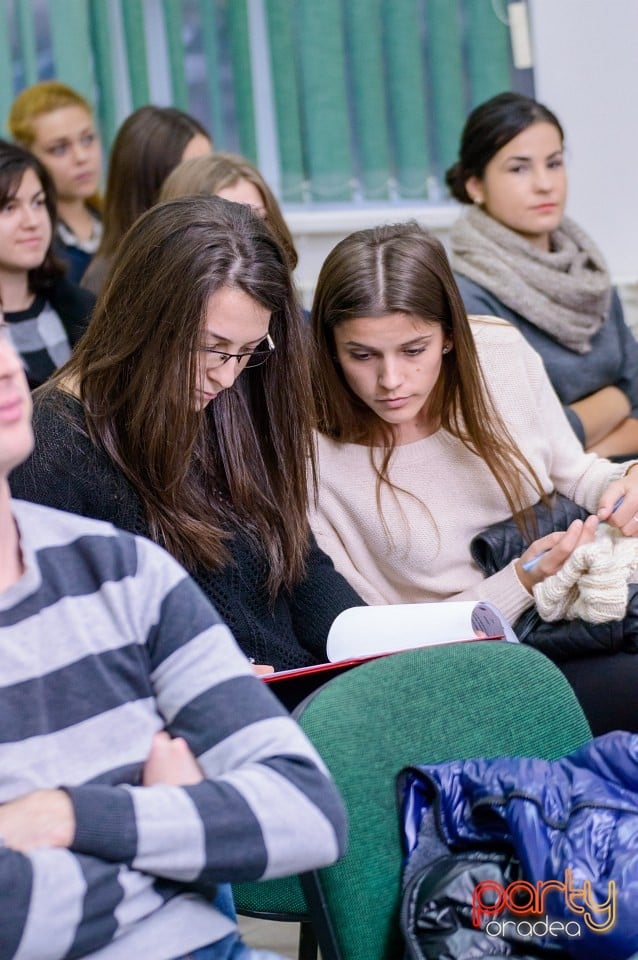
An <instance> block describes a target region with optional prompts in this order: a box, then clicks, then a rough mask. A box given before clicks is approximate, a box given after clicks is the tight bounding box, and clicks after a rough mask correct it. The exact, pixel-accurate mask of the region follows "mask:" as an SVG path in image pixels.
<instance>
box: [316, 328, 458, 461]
mask: <svg viewBox="0 0 638 960" xmlns="http://www.w3.org/2000/svg"><path fill="white" fill-rule="evenodd" d="M334 339H335V348H336V352H337V360H338V362H339V364H340V366H341V369H342V371H343V375H344V377H345V379H346V381H347V383H348V386H349V387H350V389H351V390H352V391H353V393H355V394H356V395H357V396H358V397H359V399H360V400H362V401H363V402H364V403H365V404H366V406H367V407H369V408H370V410H372V411H373V413H375V414H376V415H377V416H378V417H379V418H380V419H381V420H384V421H385V422H386V423H388V424H390V425H391V426H392V428H393V432H394V439H395V443H397V444H403V443H412V442H414V441H415V440H420V439H422V438H423V437H427V436H429V435H430V434H431V433H433V432H434V431H435V430H437V429H438V424H437V423H434V422H433V420H432V418H431V417H430V415H429V412H428V401H429V398H430V394H431V393H432V389H433V387H434V385H435V384H436V382H437V380H438V378H439V375H440V373H441V366H442V363H443V351H444V349H445V350H446V352H447V350H449V349H451V347H452V341H451V340H450V339H449V338H448V337H446V335H445V334H444V333H443V328H442V326H441V325H440V323H438V322H436V321H427V320H424V319H422V318H420V317H415V316H412V315H411V314H407V313H390V314H387V315H386V316H383V317H356V318H355V319H353V320H345V321H343V322H342V323H339V324H338V325H337V326H336V327H335V330H334Z"/></svg>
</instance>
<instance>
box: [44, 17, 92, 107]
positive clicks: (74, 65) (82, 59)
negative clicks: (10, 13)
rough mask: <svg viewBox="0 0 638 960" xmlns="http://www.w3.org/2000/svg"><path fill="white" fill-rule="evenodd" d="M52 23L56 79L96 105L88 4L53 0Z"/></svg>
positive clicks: (50, 18)
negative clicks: (94, 101)
mask: <svg viewBox="0 0 638 960" xmlns="http://www.w3.org/2000/svg"><path fill="white" fill-rule="evenodd" d="M49 21H50V24H51V46H52V47H53V62H54V65H55V76H56V77H57V78H58V79H59V80H61V81H62V82H63V83H67V84H68V85H69V86H70V87H73V89H74V90H77V91H78V93H81V94H82V95H83V96H84V97H86V99H87V100H89V101H90V102H92V101H93V91H94V80H93V70H92V65H91V44H90V30H89V7H88V0H49Z"/></svg>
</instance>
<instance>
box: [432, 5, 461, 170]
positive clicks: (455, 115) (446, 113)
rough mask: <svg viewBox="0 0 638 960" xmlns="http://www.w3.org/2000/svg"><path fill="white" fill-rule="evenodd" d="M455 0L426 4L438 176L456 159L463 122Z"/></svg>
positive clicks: (458, 16) (457, 11)
mask: <svg viewBox="0 0 638 960" xmlns="http://www.w3.org/2000/svg"><path fill="white" fill-rule="evenodd" d="M462 27H463V23H462V17H461V10H460V7H459V2H458V0H428V5H427V36H428V45H427V53H428V62H429V67H430V83H431V85H432V98H431V106H432V136H433V141H434V153H435V155H436V160H437V170H438V173H439V175H440V176H442V175H443V174H444V172H445V170H446V169H447V168H448V167H449V166H450V165H451V164H452V163H453V162H454V160H455V159H456V155H457V151H458V144H459V136H460V133H461V130H462V128H463V124H464V122H465V115H466V104H465V93H464V89H463V74H464V71H463V56H462V47H463V33H462Z"/></svg>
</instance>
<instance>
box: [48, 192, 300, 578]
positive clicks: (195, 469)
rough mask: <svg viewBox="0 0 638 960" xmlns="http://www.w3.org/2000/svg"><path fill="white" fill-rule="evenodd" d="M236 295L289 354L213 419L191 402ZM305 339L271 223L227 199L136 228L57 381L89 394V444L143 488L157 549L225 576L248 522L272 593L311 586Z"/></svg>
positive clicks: (274, 360)
mask: <svg viewBox="0 0 638 960" xmlns="http://www.w3.org/2000/svg"><path fill="white" fill-rule="evenodd" d="M224 286H226V287H233V288H238V289H240V290H242V291H243V292H245V293H246V294H248V296H250V297H252V298H253V299H254V300H256V301H257V302H258V303H260V304H261V305H263V306H264V307H266V308H267V309H268V310H270V311H271V321H270V335H271V337H272V339H273V341H274V344H275V350H274V353H273V355H272V356H271V357H270V358H269V359H268V361H267V362H266V363H265V364H264V365H263V366H260V367H255V368H254V369H250V368H249V369H246V370H244V372H243V373H242V374H241V376H240V377H239V378H238V379H237V380H236V381H235V384H234V385H233V386H232V387H231V388H230V389H227V390H224V391H222V393H220V394H219V396H217V397H216V398H215V399H214V400H213V401H212V402H211V403H210V404H209V405H208V407H207V408H206V410H205V411H199V410H197V409H196V407H195V405H194V403H193V402H192V401H191V400H190V399H189V398H193V397H195V395H196V388H197V349H198V347H199V344H200V343H201V332H202V323H203V320H204V317H205V314H206V308H207V305H208V301H209V298H210V297H211V295H212V294H214V293H215V292H216V291H217V290H219V289H220V288H222V287H224ZM303 338H304V322H303V319H302V317H301V315H300V311H299V308H298V306H297V301H296V297H295V293H294V289H293V286H292V281H291V278H290V271H289V269H288V265H287V263H286V259H285V257H284V255H283V253H282V251H281V250H280V248H279V247H278V245H277V243H276V242H275V240H274V238H273V236H272V234H271V232H270V231H269V230H268V228H267V227H266V226H265V225H264V223H263V222H262V220H261V219H260V218H259V217H258V216H257V215H256V214H254V213H253V212H252V211H251V210H250V208H249V207H247V206H244V205H242V204H237V203H230V202H229V201H227V200H222V199H221V198H219V197H185V198H182V199H180V200H173V201H170V202H168V203H163V204H159V205H158V206H156V207H154V208H152V209H151V210H149V211H148V212H147V213H146V214H144V215H143V216H142V217H140V219H139V220H138V221H137V222H136V223H135V224H134V225H133V227H132V228H131V230H130V231H129V233H128V234H127V235H126V237H125V242H123V243H122V244H121V246H120V248H119V251H118V254H117V255H116V260H115V263H114V266H113V270H112V273H111V275H110V278H109V281H108V283H107V286H106V287H105V288H104V290H103V292H102V295H101V296H100V298H99V299H98V302H97V305H96V309H95V313H94V315H93V318H92V320H91V323H90V325H89V328H88V330H87V332H86V334H85V335H84V337H83V338H82V340H81V341H80V343H79V344H78V346H77V348H76V350H75V352H74V353H73V355H72V357H71V359H70V360H69V361H68V363H67V364H66V365H65V366H64V367H63V368H62V369H61V370H60V371H59V372H58V374H57V375H56V377H55V378H53V380H52V381H50V383H51V384H52V385H53V387H55V386H56V385H58V386H59V385H62V386H64V385H65V384H67V383H69V382H71V383H72V384H73V385H74V388H75V389H77V392H78V394H79V396H80V398H81V400H82V403H83V406H84V410H85V413H86V419H87V424H88V431H89V435H90V437H91V439H92V440H93V442H94V443H96V444H97V445H99V446H101V447H102V448H103V449H104V450H105V451H106V452H107V454H108V455H109V456H110V458H111V459H112V460H113V461H114V462H115V463H116V464H117V466H118V467H119V468H120V469H121V470H122V472H123V473H124V474H125V476H126V477H127V478H128V480H129V481H130V482H131V484H132V485H133V486H134V487H135V489H136V491H137V493H138V495H139V496H140V498H141V500H142V503H143V505H144V508H145V512H146V516H147V519H148V522H149V525H150V531H151V537H152V539H154V540H156V541H157V542H159V543H161V544H162V545H163V546H165V547H166V548H167V549H168V550H169V552H170V553H172V554H173V555H174V556H175V557H177V558H178V559H179V560H180V561H181V562H182V563H184V564H185V565H186V566H187V567H188V568H190V569H193V568H194V567H195V565H197V564H204V565H207V566H209V567H212V568H214V569H220V568H221V567H223V566H224V564H225V563H226V562H227V561H228V559H229V553H228V548H227V546H226V543H227V541H228V539H229V538H230V537H232V535H233V534H232V530H233V529H234V530H237V528H238V526H241V528H242V531H243V533H244V534H245V535H246V536H248V537H251V538H252V539H253V541H254V542H255V543H256V544H257V545H258V546H260V547H261V549H262V550H263V551H264V552H265V554H266V556H267V559H268V564H269V570H270V576H269V582H268V588H269V590H270V593H271V596H274V595H275V593H276V592H277V591H278V590H279V589H281V588H290V587H292V586H293V585H294V584H295V583H296V582H297V581H298V580H299V578H300V577H301V576H302V574H303V570H304V565H305V557H306V552H307V547H308V538H309V531H308V522H307V469H308V463H309V450H310V447H311V443H310V437H311V418H310V413H309V410H308V401H307V397H308V392H309V373H308V361H307V345H306V344H305V343H304V342H303ZM44 389H45V390H48V389H51V387H50V386H49V385H47V386H46V387H45V388H44Z"/></svg>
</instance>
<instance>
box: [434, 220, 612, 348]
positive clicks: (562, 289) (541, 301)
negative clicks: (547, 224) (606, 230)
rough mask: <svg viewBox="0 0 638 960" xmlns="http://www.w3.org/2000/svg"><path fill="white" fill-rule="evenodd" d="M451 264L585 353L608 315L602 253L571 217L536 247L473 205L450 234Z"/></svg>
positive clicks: (608, 296)
mask: <svg viewBox="0 0 638 960" xmlns="http://www.w3.org/2000/svg"><path fill="white" fill-rule="evenodd" d="M450 242H451V249H452V255H451V258H450V259H451V263H452V267H453V269H454V270H456V271H457V272H458V273H461V274H463V276H466V277H469V279H470V280H473V281H474V282H475V283H478V284H479V286H481V287H484V288H485V289H486V290H489V292H490V293H492V294H494V296H495V297H497V298H498V299H499V300H500V301H501V302H502V303H504V304H505V306H507V307H509V308H510V309H511V310H514V311H515V312H516V313H519V314H520V315H521V316H522V317H524V318H525V319H526V320H528V321H529V322H530V323H533V324H534V326H536V327H539V329H541V330H543V331H544V332H545V333H547V334H549V336H550V337H553V338H554V340H558V342H559V343H562V344H563V346H565V347H567V348H568V349H569V350H573V351H574V352H575V353H589V351H590V350H591V340H592V338H593V337H594V336H595V334H596V333H598V331H599V330H600V328H601V326H602V325H603V323H604V322H605V320H606V318H607V314H608V311H609V305H610V301H611V282H610V279H609V273H608V271H607V267H606V265H605V261H604V259H603V257H602V254H601V253H600V251H599V250H598V249H597V247H595V246H594V244H593V243H592V241H591V240H590V239H589V237H588V236H587V234H586V233H584V231H583V230H581V229H580V227H578V226H577V225H576V224H575V223H574V222H573V221H572V220H569V219H567V217H564V218H563V221H562V223H561V225H560V227H559V228H558V229H557V230H555V231H554V232H553V233H552V235H551V245H552V249H551V251H550V252H549V253H548V252H546V251H545V250H540V249H539V248H538V247H535V246H534V245H533V244H531V243H530V242H529V241H528V240H525V239H524V238H523V237H521V236H520V235H519V234H518V233H515V232H514V231H513V230H510V229H509V228H508V227H504V226H503V224H501V223H499V222H498V221H497V220H494V218H493V217H490V216H489V215H488V214H486V213H484V212H483V210H481V209H480V208H479V207H472V208H471V209H470V210H468V212H467V214H466V216H464V217H461V218H460V219H459V220H457V222H456V223H455V224H454V226H453V228H452V232H451V235H450Z"/></svg>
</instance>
